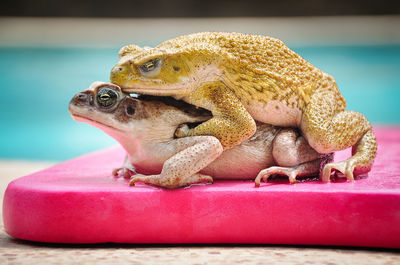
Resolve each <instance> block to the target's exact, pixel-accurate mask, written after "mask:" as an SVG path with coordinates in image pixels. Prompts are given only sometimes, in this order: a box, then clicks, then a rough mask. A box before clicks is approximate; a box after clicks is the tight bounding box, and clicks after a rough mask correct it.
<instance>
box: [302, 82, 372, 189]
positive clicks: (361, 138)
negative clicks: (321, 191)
mask: <svg viewBox="0 0 400 265" xmlns="http://www.w3.org/2000/svg"><path fill="white" fill-rule="evenodd" d="M335 91H336V90H335V89H324V90H319V91H316V92H315V93H314V95H313V96H312V97H311V100H310V102H309V104H308V105H307V107H306V110H305V112H304V114H303V119H302V123H301V129H302V131H303V133H304V135H305V136H306V138H307V140H308V142H309V144H310V145H311V146H312V147H313V148H314V149H315V150H316V151H317V152H319V153H329V152H332V151H337V150H343V149H346V148H348V147H353V152H352V153H353V156H352V157H351V158H349V159H347V160H345V161H342V162H339V163H330V164H327V165H325V167H324V169H323V172H322V180H324V181H329V180H330V175H331V170H332V169H336V170H338V171H340V172H341V173H343V174H344V175H346V178H347V179H348V180H350V181H353V180H354V177H353V171H354V170H357V171H363V172H368V171H369V170H370V168H371V166H372V163H373V161H374V158H375V156H376V149H377V145H376V139H375V136H374V134H373V132H372V127H371V124H370V123H369V122H368V120H367V119H366V118H365V117H364V116H363V115H362V114H360V113H358V112H354V111H346V110H345V102H344V99H343V98H342V97H341V96H340V94H338V92H335Z"/></svg>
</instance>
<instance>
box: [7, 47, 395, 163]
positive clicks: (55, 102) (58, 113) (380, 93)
mask: <svg viewBox="0 0 400 265" xmlns="http://www.w3.org/2000/svg"><path fill="white" fill-rule="evenodd" d="M292 48H293V49H294V50H295V51H296V52H298V53H299V54H301V55H302V56H303V57H304V58H306V59H307V60H308V61H310V62H311V63H313V64H314V65H316V66H317V67H319V68H321V69H322V70H324V71H326V72H328V73H330V74H332V75H333V76H334V77H335V79H336V81H337V82H338V84H339V88H340V90H341V92H342V93H343V95H344V96H345V98H346V99H347V103H348V109H351V110H356V111H359V112H361V113H363V114H364V115H365V116H366V117H367V118H368V119H369V120H370V121H371V122H373V123H380V124H382V123H384V124H400V86H399V79H400V45H399V46H362V47H359V46H341V47H327V46H321V47H297V48H296V47H292ZM117 53H118V47H116V48H115V49H84V48H79V49H78V48H52V49H48V48H0V88H1V90H0V91H1V94H0V113H1V114H0V126H1V127H0V128H1V130H0V147H1V148H0V158H18V159H44V160H66V159H69V158H72V157H75V156H77V155H81V154H84V153H86V152H89V151H93V150H96V149H100V148H103V147H106V146H110V145H112V144H115V143H116V142H115V141H114V140H113V139H111V138H110V137H108V136H107V135H105V134H104V133H103V132H101V131H100V130H98V129H95V128H92V127H91V126H89V125H87V124H83V123H77V122H75V121H73V120H72V119H71V117H70V115H69V112H68V109H67V107H68V102H69V100H70V99H71V97H72V96H73V95H74V94H75V93H77V92H79V91H81V90H84V89H86V88H87V87H88V86H89V84H91V83H92V82H93V81H95V80H101V81H108V78H109V71H110V69H111V67H112V66H113V65H114V64H115V63H116V62H117V60H118V58H117Z"/></svg>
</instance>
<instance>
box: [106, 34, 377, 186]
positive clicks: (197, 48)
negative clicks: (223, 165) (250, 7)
mask: <svg viewBox="0 0 400 265" xmlns="http://www.w3.org/2000/svg"><path fill="white" fill-rule="evenodd" d="M119 57H120V61H119V62H118V63H117V64H116V65H115V66H114V68H113V69H112V71H111V77H110V79H111V82H112V83H115V84H117V85H119V86H120V87H121V88H122V90H123V91H124V92H128V93H138V94H148V95H156V96H173V97H175V98H176V99H182V100H184V101H186V102H188V103H190V104H193V105H195V106H199V107H202V108H205V109H208V110H210V111H211V112H212V114H213V118H212V119H210V120H208V121H206V122H204V123H202V124H200V125H198V126H197V127H195V128H193V129H191V130H190V131H189V132H188V135H189V136H196V135H212V136H215V137H216V138H217V139H219V140H220V142H221V144H222V146H223V147H224V149H229V148H231V147H233V146H236V145H238V144H240V143H241V142H242V141H244V140H245V139H248V138H249V137H251V136H252V135H253V134H254V132H255V130H256V123H255V121H254V120H257V121H260V122H263V123H268V124H272V125H276V126H288V127H298V128H300V129H301V131H302V133H303V135H304V136H305V137H306V139H307V140H308V142H309V144H310V145H311V146H312V147H313V148H314V149H315V150H316V151H317V152H319V153H330V152H332V151H337V150H342V149H345V148H348V147H351V146H352V147H353V156H352V157H351V158H349V159H348V160H346V161H342V162H339V163H330V164H327V165H325V167H324V169H323V172H322V179H323V180H325V181H329V179H330V174H331V170H332V169H336V170H339V171H340V172H342V173H343V174H345V175H346V177H347V179H348V180H353V179H354V178H353V171H354V169H361V170H362V171H369V170H370V167H371V165H372V163H373V160H374V158H375V155H376V139H375V136H374V134H373V132H372V128H371V125H370V123H369V122H368V120H367V119H366V118H365V117H364V116H363V115H362V114H360V113H358V112H353V111H346V110H345V108H346V101H345V99H344V98H343V96H342V95H341V93H340V92H339V90H338V88H337V85H336V82H335V80H334V79H333V77H331V76H330V75H328V74H326V73H324V72H323V71H321V70H320V69H318V68H316V67H315V66H313V65H312V64H310V63H309V62H307V61H306V60H304V59H303V58H302V57H300V56H299V55H298V54H296V53H295V52H293V51H292V50H290V49H289V48H288V47H287V46H285V45H284V44H283V42H282V41H280V40H278V39H274V38H270V37H265V36H258V35H248V34H240V33H218V32H203V33H196V34H191V35H186V36H182V37H178V38H175V39H172V40H169V41H166V42H164V43H162V44H160V45H159V46H157V47H155V48H140V47H138V46H136V45H128V46H125V47H123V48H122V49H121V50H120V53H119Z"/></svg>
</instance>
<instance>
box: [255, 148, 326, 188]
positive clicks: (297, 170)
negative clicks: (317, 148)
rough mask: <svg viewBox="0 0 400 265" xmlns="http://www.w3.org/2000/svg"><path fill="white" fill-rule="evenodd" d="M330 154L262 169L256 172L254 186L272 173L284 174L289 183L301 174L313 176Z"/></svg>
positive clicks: (265, 179)
mask: <svg viewBox="0 0 400 265" xmlns="http://www.w3.org/2000/svg"><path fill="white" fill-rule="evenodd" d="M331 160H332V155H331V154H328V155H327V156H325V157H322V158H319V159H315V160H313V161H309V162H305V163H303V164H300V165H298V166H294V167H269V168H266V169H263V170H261V171H260V173H258V175H257V177H256V179H255V180H254V184H255V186H256V187H259V186H260V182H261V181H263V182H267V181H268V178H269V177H270V176H272V175H284V176H288V177H289V182H290V183H291V184H294V183H296V178H297V177H301V176H313V175H318V174H319V172H320V168H321V163H322V164H323V163H326V161H331Z"/></svg>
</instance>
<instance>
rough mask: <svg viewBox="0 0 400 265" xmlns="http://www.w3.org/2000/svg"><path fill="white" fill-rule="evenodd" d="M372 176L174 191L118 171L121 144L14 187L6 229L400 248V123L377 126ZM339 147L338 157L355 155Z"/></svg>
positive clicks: (56, 238) (31, 233)
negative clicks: (121, 175) (134, 180)
mask: <svg viewBox="0 0 400 265" xmlns="http://www.w3.org/2000/svg"><path fill="white" fill-rule="evenodd" d="M376 135H377V138H378V143H379V147H378V148H379V149H378V156H377V158H376V162H375V165H374V167H373V170H372V172H370V174H369V176H368V177H361V178H358V179H357V180H356V181H355V182H353V183H351V182H346V181H340V180H339V181H336V182H333V183H328V184H326V183H323V182H321V181H319V180H308V181H305V182H300V183H297V184H295V185H291V184H289V183H288V181H287V180H278V181H272V182H269V183H265V184H262V186H261V187H260V188H256V187H254V183H253V182H252V181H216V182H215V183H214V184H212V185H202V186H200V185H196V186H192V187H190V188H182V189H177V190H166V189H161V188H156V187H152V186H147V185H144V184H137V186H135V187H129V186H128V181H127V180H124V179H118V178H114V177H112V176H111V175H110V172H111V170H112V169H113V168H114V167H118V166H120V165H121V163H122V161H123V158H124V152H123V150H122V149H121V148H119V147H114V148H111V149H107V150H103V151H99V152H96V153H93V154H88V155H85V156H82V157H79V158H76V159H73V160H70V161H67V162H64V163H61V164H58V165H56V166H54V167H51V168H49V169H46V170H43V171H40V172H37V173H34V174H31V175H28V176H25V177H22V178H19V179H17V180H15V181H13V182H11V183H10V184H9V185H8V188H7V190H6V193H5V197H4V204H3V218H4V225H5V229H6V232H7V233H8V234H9V235H11V236H13V237H15V238H20V239H25V240H33V241H42V242H57V243H101V242H117V243H267V244H301V245H342V246H368V247H388V248H399V247H400V163H399V161H400V127H391V128H390V127H378V128H377V129H376ZM346 155H347V154H346V152H339V153H338V154H337V156H336V158H337V160H341V159H343V158H344V157H345V156H346Z"/></svg>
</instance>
